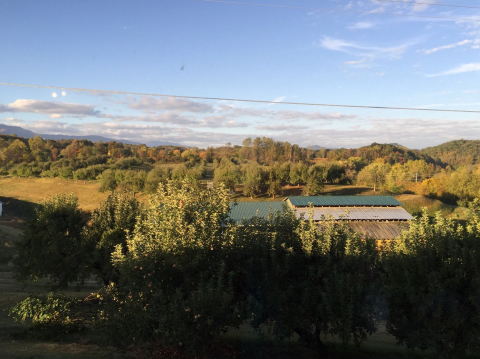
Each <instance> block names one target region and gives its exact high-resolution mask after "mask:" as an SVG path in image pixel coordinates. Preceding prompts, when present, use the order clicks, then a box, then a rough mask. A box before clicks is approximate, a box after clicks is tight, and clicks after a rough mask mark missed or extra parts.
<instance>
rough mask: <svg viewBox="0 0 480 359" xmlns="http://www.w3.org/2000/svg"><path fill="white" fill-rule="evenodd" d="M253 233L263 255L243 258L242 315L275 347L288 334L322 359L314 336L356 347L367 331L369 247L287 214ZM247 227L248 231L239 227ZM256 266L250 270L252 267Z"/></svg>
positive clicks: (341, 226) (337, 227)
mask: <svg viewBox="0 0 480 359" xmlns="http://www.w3.org/2000/svg"><path fill="white" fill-rule="evenodd" d="M255 221H256V223H255V225H254V224H253V223H244V226H245V227H247V228H249V227H252V226H255V231H256V232H257V233H258V234H257V235H256V237H255V241H257V242H258V243H260V244H259V246H260V245H261V243H265V249H264V251H261V252H260V253H259V254H258V252H257V255H256V254H255V253H254V254H251V258H253V259H252V262H251V263H252V264H251V268H252V270H253V272H252V273H251V275H250V276H249V278H250V283H249V284H250V287H249V288H248V289H249V291H250V296H249V304H250V310H249V313H252V318H251V320H252V322H251V323H252V325H253V326H254V327H256V328H261V325H262V324H266V325H267V326H269V327H270V328H271V330H272V333H273V334H274V335H275V336H276V337H278V338H279V339H284V338H289V337H291V336H292V335H293V334H294V333H296V334H298V335H299V337H300V338H301V340H303V341H304V342H306V343H307V344H308V345H310V346H313V347H316V348H317V350H318V351H319V352H320V353H322V354H325V352H326V351H327V349H326V348H325V346H324V345H323V343H322V342H321V340H320V335H321V334H323V335H336V336H338V337H339V338H340V339H341V340H342V341H343V342H344V343H347V342H349V341H351V340H353V341H354V342H355V343H356V344H358V345H359V344H360V343H361V342H362V341H363V340H365V339H366V336H367V334H371V333H372V332H373V331H375V320H374V318H375V314H376V311H375V309H374V308H375V307H374V305H373V294H374V289H375V286H374V285H375V276H374V269H373V268H374V266H375V263H376V257H377V251H376V246H375V241H373V240H369V239H367V240H362V239H361V238H360V236H359V235H358V234H356V233H354V232H353V231H352V230H350V229H349V228H348V225H347V224H346V223H345V222H341V223H340V222H335V221H334V220H332V219H330V220H327V221H324V222H323V223H322V228H321V229H320V228H319V227H318V225H317V224H316V223H315V222H313V220H311V219H310V220H307V221H299V220H297V219H296V218H295V216H294V215H293V213H289V212H288V211H287V212H285V213H283V214H279V215H278V216H273V217H272V218H271V219H270V220H268V221H267V222H264V223H261V222H262V221H259V220H255ZM247 224H250V226H247ZM257 261H258V262H257Z"/></svg>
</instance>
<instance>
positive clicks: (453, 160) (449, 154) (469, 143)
mask: <svg viewBox="0 0 480 359" xmlns="http://www.w3.org/2000/svg"><path fill="white" fill-rule="evenodd" d="M421 152H422V153H424V154H425V155H428V156H431V157H433V158H434V159H435V160H436V162H437V163H438V162H442V163H444V164H448V165H450V166H461V165H475V164H479V163H480V140H455V141H450V142H446V143H443V144H441V145H438V146H434V147H427V148H424V149H423V150H421Z"/></svg>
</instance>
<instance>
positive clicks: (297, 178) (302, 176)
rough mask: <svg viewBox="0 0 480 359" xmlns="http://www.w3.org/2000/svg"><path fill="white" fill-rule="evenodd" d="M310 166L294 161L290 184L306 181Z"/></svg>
mask: <svg viewBox="0 0 480 359" xmlns="http://www.w3.org/2000/svg"><path fill="white" fill-rule="evenodd" d="M307 172H308V167H307V166H306V165H305V164H304V163H301V162H299V163H294V164H292V165H291V166H290V184H291V185H299V184H301V183H305V182H306V179H307V176H308V173H307Z"/></svg>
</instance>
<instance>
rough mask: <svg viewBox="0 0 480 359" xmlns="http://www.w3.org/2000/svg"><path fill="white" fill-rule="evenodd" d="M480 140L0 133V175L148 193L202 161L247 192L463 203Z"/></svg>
mask: <svg viewBox="0 0 480 359" xmlns="http://www.w3.org/2000/svg"><path fill="white" fill-rule="evenodd" d="M479 143H480V142H479ZM479 143H477V142H476V141H463V140H462V141H452V142H449V143H446V144H443V145H440V146H437V147H432V148H427V149H425V150H422V151H418V150H409V149H407V148H405V147H402V146H399V145H393V144H377V143H373V144H372V145H370V146H365V147H360V148H358V149H332V150H329V149H325V148H320V149H318V148H317V149H313V148H310V147H308V148H301V147H299V146H298V145H295V144H294V145H292V144H290V143H289V142H282V141H274V140H272V139H270V138H266V137H262V138H259V137H258V138H255V139H253V140H252V139H251V138H247V139H245V140H244V141H243V145H242V146H231V145H229V144H227V145H226V146H222V147H218V148H213V147H209V148H207V149H198V148H195V147H194V148H185V147H171V146H160V147H155V148H148V147H146V146H145V145H127V144H123V143H117V142H108V143H102V142H98V143H93V142H90V141H86V140H57V141H54V140H43V139H42V138H40V137H39V136H36V137H34V138H31V139H28V140H26V139H22V138H18V137H16V136H14V135H12V136H5V135H0V174H3V175H6V174H9V175H11V176H19V177H51V178H54V177H60V178H64V179H76V180H83V181H93V180H99V181H100V182H101V190H102V191H113V190H122V191H123V190H131V191H134V192H146V193H153V192H154V191H155V190H156V188H157V186H158V184H159V183H166V181H168V180H172V179H173V180H183V179H185V178H190V179H196V180H201V179H206V174H207V172H208V171H207V167H209V168H210V166H213V169H214V177H213V180H214V183H215V184H216V185H218V184H220V183H223V184H224V185H225V186H226V187H227V188H230V189H232V190H233V189H235V188H236V186H241V190H242V192H243V195H244V196H247V197H251V198H253V197H255V196H258V195H266V196H271V197H275V196H277V195H281V194H282V190H283V188H284V187H285V186H286V185H291V186H299V185H301V186H303V187H302V189H303V193H304V194H306V195H315V194H319V193H321V192H322V189H323V187H324V186H325V184H327V183H330V184H360V185H368V186H371V187H373V188H374V189H375V190H377V189H380V190H383V191H388V192H390V193H396V194H400V193H416V194H420V195H425V196H429V197H434V198H438V199H441V200H442V201H446V202H449V203H456V202H459V203H460V204H462V203H464V202H465V201H469V200H472V199H473V198H475V197H477V196H478V195H479V193H478V190H477V189H476V188H478V186H477V184H478V183H479V182H480V179H479V178H477V177H478V171H479V170H478V167H477V166H476V165H475V163H477V152H478V148H480V144H479ZM477 147H478V148H477ZM448 163H450V164H448ZM210 179H211V178H210Z"/></svg>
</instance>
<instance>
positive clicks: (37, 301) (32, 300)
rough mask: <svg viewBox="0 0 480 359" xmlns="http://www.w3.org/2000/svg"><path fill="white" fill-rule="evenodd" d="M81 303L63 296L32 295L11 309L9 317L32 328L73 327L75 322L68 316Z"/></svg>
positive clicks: (50, 294)
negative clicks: (27, 323)
mask: <svg viewBox="0 0 480 359" xmlns="http://www.w3.org/2000/svg"><path fill="white" fill-rule="evenodd" d="M79 302H80V300H79V299H77V298H73V297H68V296H66V295H63V294H54V293H49V294H48V296H47V297H46V298H45V297H43V296H38V295H35V294H32V295H30V296H28V297H27V298H26V299H24V300H22V301H21V302H18V303H17V304H15V305H14V306H13V307H11V308H10V309H9V315H11V316H13V317H14V319H15V320H16V321H20V322H22V323H25V322H29V323H30V324H31V325H32V327H45V326H48V325H62V326H73V325H74V321H73V320H72V318H70V316H68V314H69V312H70V310H71V309H72V307H74V306H75V305H77V304H78V303H79Z"/></svg>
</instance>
